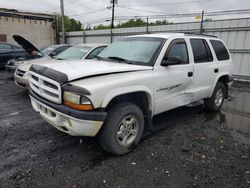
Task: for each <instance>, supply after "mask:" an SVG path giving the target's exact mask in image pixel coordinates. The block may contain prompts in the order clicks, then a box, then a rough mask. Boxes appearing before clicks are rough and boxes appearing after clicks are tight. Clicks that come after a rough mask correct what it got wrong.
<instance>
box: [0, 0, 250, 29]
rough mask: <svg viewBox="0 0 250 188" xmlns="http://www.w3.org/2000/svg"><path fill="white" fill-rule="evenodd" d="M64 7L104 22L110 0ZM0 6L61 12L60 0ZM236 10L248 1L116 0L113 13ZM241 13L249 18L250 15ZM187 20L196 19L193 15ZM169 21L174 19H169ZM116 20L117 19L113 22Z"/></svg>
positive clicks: (69, 1) (67, 2) (15, 0)
mask: <svg viewBox="0 0 250 188" xmlns="http://www.w3.org/2000/svg"><path fill="white" fill-rule="evenodd" d="M64 6H65V14H66V15H67V16H70V17H73V18H75V19H77V20H79V21H81V22H82V23H84V24H85V25H86V24H87V23H94V22H95V21H96V20H98V21H99V20H106V23H107V22H108V19H110V17H111V10H110V9H108V8H107V7H109V6H110V0H64ZM0 8H11V9H17V10H24V11H31V12H42V13H55V12H59V11H60V0H11V1H10V0H0ZM236 9H250V0H154V1H149V0H136V1H135V0H118V4H117V6H116V8H115V16H116V17H121V16H151V15H159V14H182V13H196V12H201V11H202V10H204V11H205V12H211V11H224V10H236ZM238 16H239V15H238ZM241 16H243V15H241ZM244 16H247V17H250V14H249V15H244ZM189 19H191V20H193V21H195V17H192V18H189ZM169 21H173V20H171V18H169ZM119 22H120V21H118V20H117V21H116V24H117V23H119ZM103 23H104V24H105V22H103Z"/></svg>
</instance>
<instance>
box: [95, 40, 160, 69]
mask: <svg viewBox="0 0 250 188" xmlns="http://www.w3.org/2000/svg"><path fill="white" fill-rule="evenodd" d="M163 42H164V39H161V38H153V37H152V38H151V37H132V38H125V39H122V40H121V41H117V42H114V43H112V44H111V45H109V46H108V47H107V48H105V49H104V50H103V51H102V52H101V53H100V54H99V55H98V58H99V59H103V60H110V61H115V62H123V63H129V64H137V65H147V66H152V65H153V63H154V59H155V57H156V55H157V53H158V52H159V50H160V48H161V46H162V44H163Z"/></svg>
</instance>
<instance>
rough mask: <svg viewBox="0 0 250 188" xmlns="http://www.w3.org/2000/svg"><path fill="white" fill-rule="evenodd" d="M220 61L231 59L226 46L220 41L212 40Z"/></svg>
mask: <svg viewBox="0 0 250 188" xmlns="http://www.w3.org/2000/svg"><path fill="white" fill-rule="evenodd" d="M210 42H211V44H212V46H213V49H214V51H215V54H216V56H217V59H218V61H225V60H228V59H229V53H228V51H227V49H226V47H225V45H224V44H223V43H222V42H221V41H218V40H210Z"/></svg>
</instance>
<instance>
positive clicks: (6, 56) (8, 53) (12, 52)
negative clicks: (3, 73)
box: [0, 42, 29, 69]
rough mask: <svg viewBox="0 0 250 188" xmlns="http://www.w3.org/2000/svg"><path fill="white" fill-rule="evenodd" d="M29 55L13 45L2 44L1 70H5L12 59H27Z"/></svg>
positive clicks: (0, 50)
mask: <svg viewBox="0 0 250 188" xmlns="http://www.w3.org/2000/svg"><path fill="white" fill-rule="evenodd" d="M28 55H29V53H28V52H26V51H25V50H24V49H23V48H21V47H20V46H16V45H13V44H8V43H3V42H0V68H1V69H3V68H4V67H5V64H6V63H7V62H8V61H9V60H10V59H12V58H19V57H27V56H28Z"/></svg>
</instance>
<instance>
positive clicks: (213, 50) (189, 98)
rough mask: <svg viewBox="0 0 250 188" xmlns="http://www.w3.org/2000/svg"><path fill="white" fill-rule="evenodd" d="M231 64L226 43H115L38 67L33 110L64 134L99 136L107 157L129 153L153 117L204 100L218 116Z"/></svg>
mask: <svg viewBox="0 0 250 188" xmlns="http://www.w3.org/2000/svg"><path fill="white" fill-rule="evenodd" d="M232 71H233V63H232V59H231V57H230V54H229V51H228V50H227V48H226V47H225V44H224V43H223V42H222V40H220V39H218V38H216V37H212V36H206V35H194V34H193V35H191V34H180V33H169V34H151V35H141V36H132V37H127V38H124V39H122V40H120V41H116V42H114V43H113V44H111V45H110V46H108V47H107V48H106V49H104V50H103V51H102V52H101V53H100V54H99V55H98V59H97V60H92V61H87V60H86V61H85V63H82V62H81V61H70V60H68V61H63V62H60V63H54V64H52V63H51V64H46V65H43V66H40V65H33V66H32V67H31V69H30V71H29V74H30V78H29V83H30V87H31V90H30V98H31V103H32V106H33V108H34V109H35V111H37V112H38V113H39V114H40V115H41V116H42V117H43V119H45V120H46V121H47V122H48V123H49V124H51V125H53V126H54V127H55V128H57V129H59V130H60V131H62V132H64V133H67V134H69V135H73V136H96V135H98V138H99V141H100V145H101V146H102V147H103V148H104V149H105V150H106V151H108V152H111V153H113V154H117V155H122V154H125V153H128V152H129V151H131V150H132V149H133V148H134V147H135V146H136V145H137V144H138V142H139V141H140V139H141V137H142V135H143V133H145V132H148V131H149V132H150V131H154V130H155V129H156V127H154V125H153V124H152V118H153V117H154V116H155V115H157V114H160V113H162V112H165V111H168V110H171V109H174V108H177V107H180V106H184V105H187V104H190V103H192V102H195V101H198V100H204V101H205V106H206V108H207V109H208V110H210V111H218V110H220V108H221V106H222V104H223V101H224V99H225V98H227V96H228V88H229V86H230V84H231V83H232Z"/></svg>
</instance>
